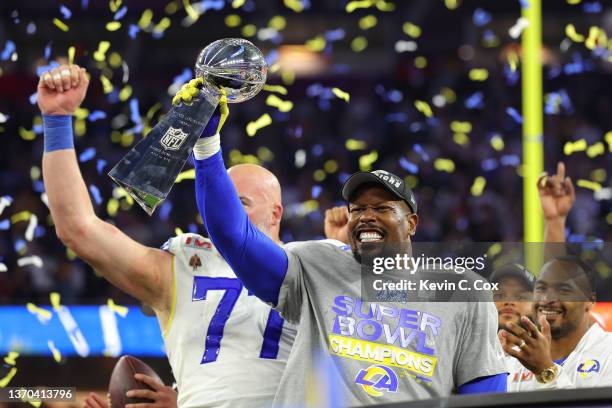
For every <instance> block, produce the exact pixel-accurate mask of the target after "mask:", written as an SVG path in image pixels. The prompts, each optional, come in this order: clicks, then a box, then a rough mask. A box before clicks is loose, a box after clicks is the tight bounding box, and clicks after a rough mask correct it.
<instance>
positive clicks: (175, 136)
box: [159, 126, 187, 150]
mask: <svg viewBox="0 0 612 408" xmlns="http://www.w3.org/2000/svg"><path fill="white" fill-rule="evenodd" d="M185 139H187V133H185V132H183V130H182V129H177V128H173V127H172V126H170V127H169V128H168V130H166V133H165V134H164V136H163V137H162V138H161V140H160V141H159V144H161V145H162V147H163V148H164V149H166V150H178V149H179V148H180V147H181V145H182V144H183V142H184V141H185Z"/></svg>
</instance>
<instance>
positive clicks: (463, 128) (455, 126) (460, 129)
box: [450, 120, 472, 133]
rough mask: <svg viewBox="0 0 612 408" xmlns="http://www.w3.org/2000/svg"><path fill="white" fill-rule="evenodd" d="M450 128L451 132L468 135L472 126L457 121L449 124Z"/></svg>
mask: <svg viewBox="0 0 612 408" xmlns="http://www.w3.org/2000/svg"><path fill="white" fill-rule="evenodd" d="M450 128H451V130H452V131H453V132H457V133H470V132H471V131H472V124H471V123H470V122H460V121H458V120H453V121H452V122H451V124H450Z"/></svg>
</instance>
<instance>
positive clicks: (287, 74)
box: [281, 71, 295, 85]
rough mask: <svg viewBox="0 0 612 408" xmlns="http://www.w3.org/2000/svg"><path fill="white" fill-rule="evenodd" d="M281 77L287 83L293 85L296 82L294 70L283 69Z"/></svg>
mask: <svg viewBox="0 0 612 408" xmlns="http://www.w3.org/2000/svg"><path fill="white" fill-rule="evenodd" d="M281 79H282V80H283V83H284V84H285V85H291V84H293V82H295V72H293V71H283V72H282V73H281Z"/></svg>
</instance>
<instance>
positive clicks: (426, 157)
mask: <svg viewBox="0 0 612 408" xmlns="http://www.w3.org/2000/svg"><path fill="white" fill-rule="evenodd" d="M413 149H414V151H415V152H416V153H417V154H418V155H419V156H421V159H423V160H424V161H426V162H428V161H429V155H428V154H427V152H426V151H425V150H423V148H422V147H421V145H420V144H418V143H417V144H415V145H414V147H413Z"/></svg>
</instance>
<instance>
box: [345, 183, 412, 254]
mask: <svg viewBox="0 0 612 408" xmlns="http://www.w3.org/2000/svg"><path fill="white" fill-rule="evenodd" d="M417 223H418V217H417V215H416V214H412V211H411V210H410V207H408V204H406V203H405V202H404V201H403V200H400V199H399V198H397V197H396V196H395V195H393V194H392V193H391V192H389V191H387V190H386V189H384V188H383V187H381V186H380V185H378V184H365V185H363V186H362V187H360V188H359V189H357V190H356V191H355V193H354V194H353V196H352V197H351V202H350V204H349V220H348V231H349V232H348V235H349V243H350V245H351V249H352V251H353V255H354V256H355V259H357V261H358V262H361V258H362V255H363V254H364V252H369V251H372V250H382V248H383V247H384V245H385V244H387V243H402V242H408V243H409V242H410V237H411V236H412V235H414V233H415V231H416V226H417Z"/></svg>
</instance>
